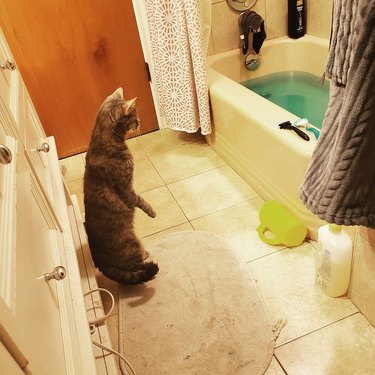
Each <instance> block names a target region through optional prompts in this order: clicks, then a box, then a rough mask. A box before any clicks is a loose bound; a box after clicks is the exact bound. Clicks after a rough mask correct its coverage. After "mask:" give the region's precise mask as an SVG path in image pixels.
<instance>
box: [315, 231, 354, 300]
mask: <svg viewBox="0 0 375 375" xmlns="http://www.w3.org/2000/svg"><path fill="white" fill-rule="evenodd" d="M352 247H353V246H352V240H351V239H350V237H349V236H348V234H347V233H345V231H344V230H343V229H342V227H341V226H339V225H336V224H328V225H324V226H322V227H320V228H319V230H318V251H317V254H316V263H315V277H316V282H317V284H318V285H319V286H320V287H321V289H322V290H323V291H324V293H326V294H327V295H328V296H330V297H340V296H343V295H345V294H346V292H347V291H348V287H349V281H350V271H351V264H352V253H353V251H352Z"/></svg>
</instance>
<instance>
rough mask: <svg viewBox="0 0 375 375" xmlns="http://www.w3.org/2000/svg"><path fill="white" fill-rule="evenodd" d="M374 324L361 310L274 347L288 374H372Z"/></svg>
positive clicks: (373, 371)
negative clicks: (372, 324) (369, 321)
mask: <svg viewBox="0 0 375 375" xmlns="http://www.w3.org/2000/svg"><path fill="white" fill-rule="evenodd" d="M374 348H375V328H374V327H372V326H371V325H370V324H369V323H368V322H367V320H366V319H365V318H364V317H363V316H362V315H361V314H360V313H358V314H355V315H353V316H350V317H348V318H346V319H343V320H340V321H339V322H336V323H334V324H332V325H330V326H328V327H326V328H324V329H321V330H318V331H316V332H313V333H311V334H310V335H307V336H305V337H302V338H300V339H298V340H296V341H293V342H291V343H288V344H286V345H283V346H281V347H280V348H277V349H276V350H275V355H276V357H277V358H278V360H279V361H280V363H281V364H282V366H283V367H284V369H285V370H286V372H287V373H288V374H293V375H353V374H358V375H359V374H361V375H365V374H367V375H372V374H375V350H374Z"/></svg>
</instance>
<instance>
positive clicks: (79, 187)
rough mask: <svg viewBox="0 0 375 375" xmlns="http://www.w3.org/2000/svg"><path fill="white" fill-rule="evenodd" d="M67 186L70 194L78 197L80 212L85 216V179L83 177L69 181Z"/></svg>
mask: <svg viewBox="0 0 375 375" xmlns="http://www.w3.org/2000/svg"><path fill="white" fill-rule="evenodd" d="M66 185H67V187H68V190H69V194H70V195H76V196H77V201H78V204H79V208H80V212H81V213H82V214H84V212H85V205H84V203H83V178H82V177H81V178H77V179H75V180H71V181H68V182H67V183H66Z"/></svg>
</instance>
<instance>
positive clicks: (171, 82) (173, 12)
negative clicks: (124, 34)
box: [146, 0, 211, 135]
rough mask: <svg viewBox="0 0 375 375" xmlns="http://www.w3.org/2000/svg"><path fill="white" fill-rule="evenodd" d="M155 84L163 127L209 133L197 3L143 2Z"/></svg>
mask: <svg viewBox="0 0 375 375" xmlns="http://www.w3.org/2000/svg"><path fill="white" fill-rule="evenodd" d="M146 9H147V20H148V24H149V32H150V41H151V50H152V56H153V62H154V70H155V75H156V77H155V82H156V88H157V93H158V96H159V106H160V113H161V115H162V116H164V119H165V123H166V126H167V127H169V128H171V129H174V130H181V131H185V132H188V133H194V132H196V131H197V130H198V129H199V128H200V129H201V133H202V134H203V135H205V134H210V133H211V122H210V111H209V102H208V86H207V72H206V51H205V44H204V40H203V31H202V22H201V17H200V7H199V0H146Z"/></svg>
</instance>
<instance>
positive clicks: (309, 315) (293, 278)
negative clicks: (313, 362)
mask: <svg viewBox="0 0 375 375" xmlns="http://www.w3.org/2000/svg"><path fill="white" fill-rule="evenodd" d="M315 253H316V250H315V248H314V247H313V246H312V245H310V244H309V243H304V244H303V245H301V246H299V247H296V248H290V249H284V250H280V251H278V252H276V253H273V254H270V255H268V256H266V257H263V258H260V259H257V260H255V261H253V262H250V263H248V267H249V270H250V273H251V275H252V278H253V279H254V280H255V281H256V285H257V286H258V287H259V292H260V295H261V296H262V298H263V302H264V304H265V308H266V309H267V310H268V312H269V319H270V321H271V322H273V321H277V320H278V319H286V320H287V324H286V326H285V327H284V328H283V329H282V331H281V333H280V336H279V337H278V339H277V342H276V344H277V345H280V344H282V343H285V342H288V341H290V340H293V339H295V338H298V337H300V336H302V335H305V334H308V333H309V332H312V331H314V330H316V329H318V328H321V327H323V326H326V325H328V324H330V323H333V322H335V321H337V320H339V319H342V318H344V317H346V316H349V315H351V314H353V313H354V312H356V311H358V310H357V308H356V307H355V306H354V305H353V304H352V302H351V301H350V300H349V299H347V298H330V297H328V296H326V295H325V294H324V293H323V292H322V291H321V290H320V289H319V288H318V287H317V286H316V285H315V279H314V273H315V271H314V268H315Z"/></svg>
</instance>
